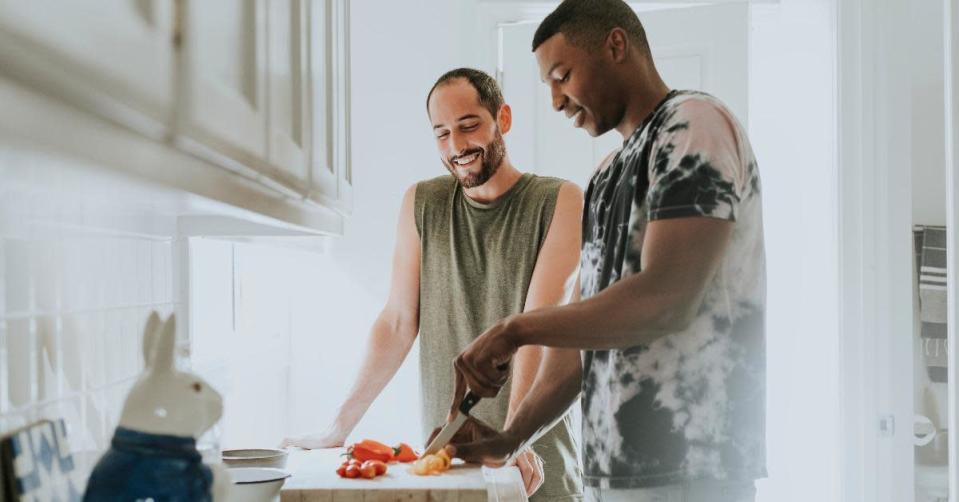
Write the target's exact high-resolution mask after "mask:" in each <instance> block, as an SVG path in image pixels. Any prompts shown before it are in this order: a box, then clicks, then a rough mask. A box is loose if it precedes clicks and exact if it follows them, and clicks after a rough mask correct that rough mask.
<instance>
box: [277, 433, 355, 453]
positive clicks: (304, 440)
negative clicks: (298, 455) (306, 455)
mask: <svg viewBox="0 0 959 502" xmlns="http://www.w3.org/2000/svg"><path fill="white" fill-rule="evenodd" d="M345 443H346V436H345V435H343V434H341V433H339V432H337V431H333V430H329V431H326V432H323V433H320V434H307V435H304V436H299V437H294V438H284V439H283V441H282V442H281V443H280V448H288V447H291V446H295V447H298V448H304V449H307V450H317V449H321V448H339V447H341V446H343V445H344V444H345Z"/></svg>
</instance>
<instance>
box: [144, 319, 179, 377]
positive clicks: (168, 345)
mask: <svg viewBox="0 0 959 502" xmlns="http://www.w3.org/2000/svg"><path fill="white" fill-rule="evenodd" d="M175 348H176V315H175V314H170V317H169V318H168V319H167V320H166V322H164V323H163V326H161V327H160V329H159V330H157V332H156V335H154V344H153V351H152V353H151V356H152V357H151V358H150V359H151V361H150V364H149V366H150V367H151V368H153V369H155V370H169V369H172V368H173V351H174V349H175Z"/></svg>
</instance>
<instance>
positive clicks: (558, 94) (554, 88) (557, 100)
mask: <svg viewBox="0 0 959 502" xmlns="http://www.w3.org/2000/svg"><path fill="white" fill-rule="evenodd" d="M549 92H550V96H551V97H552V98H553V109H554V110H556V111H558V112H561V111H563V109H564V108H566V102H567V99H566V96H565V95H564V94H563V93H562V91H560V90H559V83H558V82H556V81H553V82H551V83H550V84H549Z"/></svg>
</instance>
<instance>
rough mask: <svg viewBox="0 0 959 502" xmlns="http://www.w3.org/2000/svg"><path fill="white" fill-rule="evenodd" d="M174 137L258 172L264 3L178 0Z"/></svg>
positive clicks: (262, 141)
mask: <svg viewBox="0 0 959 502" xmlns="http://www.w3.org/2000/svg"><path fill="white" fill-rule="evenodd" d="M182 6H183V11H182V12H181V13H180V16H181V18H180V19H181V23H182V24H181V30H182V31H181V33H182V37H181V47H180V53H179V65H178V71H179V73H178V80H179V83H180V86H179V92H180V96H179V105H178V106H179V110H180V113H179V121H178V124H177V134H178V136H180V137H181V138H182V137H186V138H189V139H191V140H195V141H197V142H199V144H201V145H202V146H204V147H207V148H210V149H211V150H212V151H213V152H215V153H218V154H222V155H224V156H226V157H227V158H230V159H233V160H235V161H237V162H239V163H241V164H242V165H244V166H246V167H251V168H253V169H258V170H261V169H262V167H263V161H264V159H265V158H266V149H267V146H266V145H267V113H268V112H267V79H266V77H267V73H266V68H267V43H266V42H267V26H266V25H267V17H266V8H267V5H266V2H265V1H264V0H239V1H238V0H183V3H182Z"/></svg>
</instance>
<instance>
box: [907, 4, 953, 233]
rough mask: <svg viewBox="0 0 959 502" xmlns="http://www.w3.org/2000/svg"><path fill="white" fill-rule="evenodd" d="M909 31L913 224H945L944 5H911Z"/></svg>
mask: <svg viewBox="0 0 959 502" xmlns="http://www.w3.org/2000/svg"><path fill="white" fill-rule="evenodd" d="M909 10H910V12H911V13H912V18H911V19H910V23H909V25H908V30H907V31H906V33H907V34H908V40H909V44H910V51H909V55H910V62H911V65H912V67H911V68H910V73H911V75H912V176H913V177H912V195H913V196H912V221H913V223H915V224H917V225H945V224H946V157H945V155H946V153H945V152H946V145H945V113H944V110H945V108H946V104H945V93H944V87H943V82H944V78H945V75H944V73H943V61H944V59H943V57H944V56H943V54H944V52H943V51H944V49H943V24H942V19H943V16H944V12H943V10H944V4H943V2H938V1H933V2H913V3H911V4H910V8H909Z"/></svg>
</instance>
